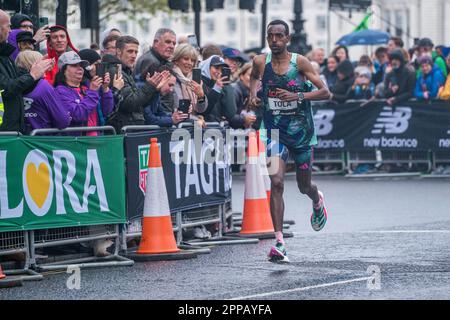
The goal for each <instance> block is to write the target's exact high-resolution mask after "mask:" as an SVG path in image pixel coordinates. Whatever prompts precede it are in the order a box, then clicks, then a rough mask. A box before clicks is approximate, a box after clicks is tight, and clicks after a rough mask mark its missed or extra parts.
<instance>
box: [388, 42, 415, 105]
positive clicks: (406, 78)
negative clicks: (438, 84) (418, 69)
mask: <svg viewBox="0 0 450 320" xmlns="http://www.w3.org/2000/svg"><path fill="white" fill-rule="evenodd" d="M390 58H391V59H397V60H399V61H400V63H401V65H400V68H399V69H398V70H392V71H391V72H389V73H388V74H387V75H386V79H385V81H384V90H385V98H386V99H389V98H392V97H395V100H394V104H397V103H401V102H405V101H407V100H409V99H411V98H412V97H413V95H414V89H415V87H416V74H415V72H414V71H412V70H410V69H409V68H408V66H407V65H406V62H405V58H404V56H403V54H402V52H401V51H399V50H395V51H393V52H392V53H391V56H390ZM394 86H398V89H397V91H395V92H394V91H393V90H392V87H394Z"/></svg>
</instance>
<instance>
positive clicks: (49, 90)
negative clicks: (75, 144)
mask: <svg viewBox="0 0 450 320" xmlns="http://www.w3.org/2000/svg"><path fill="white" fill-rule="evenodd" d="M42 59H43V56H42V54H40V53H39V52H37V51H32V50H26V51H23V52H21V53H19V55H18V56H17V59H16V65H17V67H18V68H20V69H21V70H24V71H25V72H29V71H30V70H31V67H32V66H33V64H35V63H38V62H40V61H42ZM24 102H25V114H24V115H25V129H24V133H25V134H29V133H31V131H33V130H35V129H45V128H57V129H64V128H67V127H68V126H69V124H70V122H71V121H72V119H71V117H70V113H69V111H67V110H66V109H65V108H64V107H63V104H62V102H61V100H60V97H59V94H58V92H56V90H55V88H53V87H52V86H51V85H50V84H49V83H48V82H47V81H45V80H44V79H39V80H38V81H37V82H36V83H35V84H34V86H33V87H32V88H30V89H29V90H27V91H26V92H25V93H24Z"/></svg>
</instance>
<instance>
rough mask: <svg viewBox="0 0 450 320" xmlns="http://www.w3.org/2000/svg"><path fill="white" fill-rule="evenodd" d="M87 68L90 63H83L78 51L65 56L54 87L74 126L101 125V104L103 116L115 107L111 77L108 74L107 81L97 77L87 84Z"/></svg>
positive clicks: (61, 61)
mask: <svg viewBox="0 0 450 320" xmlns="http://www.w3.org/2000/svg"><path fill="white" fill-rule="evenodd" d="M86 67H89V62H88V61H86V60H82V59H81V58H80V56H79V55H78V54H77V53H76V52H74V51H69V52H66V53H63V54H62V55H61V56H60V57H59V59H58V70H59V71H58V73H57V75H56V77H55V84H54V86H55V87H56V91H57V92H58V93H59V95H60V98H61V102H62V105H63V106H64V107H65V108H67V110H68V111H69V112H70V115H71V117H72V122H71V127H77V126H81V127H86V126H94V125H96V124H98V118H97V114H96V112H95V111H96V110H97V106H98V105H99V104H100V105H101V108H102V112H103V114H109V113H110V112H111V111H112V110H113V108H114V100H113V96H112V93H111V90H110V89H109V82H110V79H109V75H105V77H104V79H102V78H100V77H98V76H94V77H93V78H92V80H91V81H90V82H89V83H86V84H85V83H83V77H84V72H85V69H86ZM100 89H101V90H100Z"/></svg>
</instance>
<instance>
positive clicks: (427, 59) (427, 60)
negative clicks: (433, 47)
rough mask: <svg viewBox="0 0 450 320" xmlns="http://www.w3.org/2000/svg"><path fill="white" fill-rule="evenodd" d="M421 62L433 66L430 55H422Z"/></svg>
mask: <svg viewBox="0 0 450 320" xmlns="http://www.w3.org/2000/svg"><path fill="white" fill-rule="evenodd" d="M419 63H420V64H429V65H430V66H433V59H432V58H431V57H430V56H422V57H420V58H419Z"/></svg>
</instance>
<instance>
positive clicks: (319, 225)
mask: <svg viewBox="0 0 450 320" xmlns="http://www.w3.org/2000/svg"><path fill="white" fill-rule="evenodd" d="M319 197H320V206H319V208H316V207H315V206H314V205H313V214H312V215H311V226H312V228H313V229H314V231H317V232H318V231H321V230H322V229H323V228H324V227H325V225H326V224H327V219H328V215H327V209H326V208H325V200H324V197H323V193H322V192H320V191H319Z"/></svg>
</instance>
